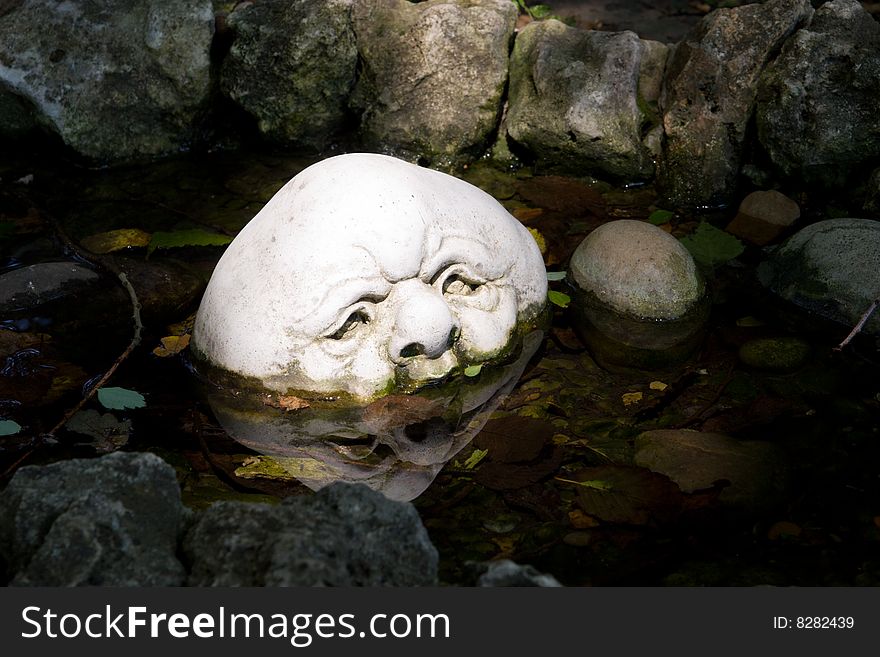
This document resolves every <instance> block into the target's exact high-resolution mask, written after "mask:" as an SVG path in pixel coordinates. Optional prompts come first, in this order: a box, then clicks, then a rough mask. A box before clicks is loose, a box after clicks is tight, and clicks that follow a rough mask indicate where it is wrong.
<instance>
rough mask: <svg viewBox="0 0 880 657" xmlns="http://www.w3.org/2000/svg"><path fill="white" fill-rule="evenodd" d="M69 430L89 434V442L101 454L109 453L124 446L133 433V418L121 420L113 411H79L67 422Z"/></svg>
mask: <svg viewBox="0 0 880 657" xmlns="http://www.w3.org/2000/svg"><path fill="white" fill-rule="evenodd" d="M66 428H67V430H68V431H73V432H74V433H78V434H82V435H84V436H89V437H90V438H92V441H91V442H90V443H89V444H91V445H92V447H94V448H95V450H96V451H97V452H98V453H99V454H109V453H110V452H115V451H116V450H118V449H120V448H121V447H124V446H125V445H126V444H127V443H128V438H129V435H130V433H131V420H124V421H120V420H117V419H116V417H115V416H114V415H113V414H112V413H104V414H103V415H102V414H101V413H99V412H98V411H96V410H92V409H88V410H85V411H79V412H78V413H76V414H75V415H74V416H73V417H72V418H70V420H69V421H68V422H67V425H66Z"/></svg>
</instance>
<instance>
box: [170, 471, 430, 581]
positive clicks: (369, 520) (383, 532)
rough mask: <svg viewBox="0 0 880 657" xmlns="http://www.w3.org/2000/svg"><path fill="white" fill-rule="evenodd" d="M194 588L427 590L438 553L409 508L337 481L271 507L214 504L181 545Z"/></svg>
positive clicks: (363, 489) (411, 507) (358, 485)
mask: <svg viewBox="0 0 880 657" xmlns="http://www.w3.org/2000/svg"><path fill="white" fill-rule="evenodd" d="M184 552H185V554H186V558H187V559H188V560H189V562H190V564H191V573H190V581H189V583H190V584H191V585H194V586H430V585H433V584H436V582H437V550H436V549H435V548H434V546H433V545H431V542H430V540H429V539H428V534H427V532H426V531H425V528H424V527H423V526H422V522H421V520H420V518H419V515H418V513H417V512H416V510H415V508H414V507H413V506H412V505H411V504H407V503H403V502H392V501H390V500H388V499H386V498H385V497H384V496H383V495H382V494H381V493H377V492H375V491H372V490H370V489H369V488H367V487H366V486H364V485H362V484H357V485H350V484H341V483H336V484H332V485H330V486H328V487H326V488H323V489H321V490H320V491H318V493H316V494H315V495H314V496H309V497H291V498H287V499H285V500H284V501H283V502H282V503H281V504H279V505H277V506H269V505H263V504H246V503H239V502H220V503H217V504H214V505H213V506H212V507H210V508H209V509H208V510H206V511H205V512H204V513H203V514H202V515H201V517H200V518H199V519H198V521H197V522H196V523H195V524H194V525H193V526H192V528H191V529H190V531H189V532H188V534H187V536H186V538H185V540H184Z"/></svg>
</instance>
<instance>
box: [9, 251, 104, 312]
mask: <svg viewBox="0 0 880 657" xmlns="http://www.w3.org/2000/svg"><path fill="white" fill-rule="evenodd" d="M98 280H99V276H98V274H96V273H95V272H94V271H92V270H91V269H87V268H86V267H83V266H82V265H77V264H74V263H72V262H44V263H40V264H36V265H29V266H27V267H20V268H19V269H13V270H12V271H10V272H7V273H6V274H3V275H2V276H0V311H2V312H12V311H15V310H19V309H21V308H34V307H36V306H39V305H42V304H44V303H47V302H49V301H54V300H55V299H58V298H60V297H62V296H65V295H71V294H74V293H76V292H82V290H83V289H84V288H85V287H87V286H89V285H90V284H94V283H96V282H97V281H98Z"/></svg>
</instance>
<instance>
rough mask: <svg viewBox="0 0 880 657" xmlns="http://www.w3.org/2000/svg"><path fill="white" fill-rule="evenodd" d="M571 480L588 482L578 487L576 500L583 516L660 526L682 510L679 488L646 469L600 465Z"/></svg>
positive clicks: (663, 476) (607, 520)
mask: <svg viewBox="0 0 880 657" xmlns="http://www.w3.org/2000/svg"><path fill="white" fill-rule="evenodd" d="M574 479H575V480H576V481H584V482H591V484H592V485H590V486H578V491H577V493H578V501H579V503H580V505H581V508H582V509H583V510H584V512H585V513H587V514H589V515H591V516H594V517H596V518H599V519H600V520H604V521H605V522H613V523H622V524H628V525H647V524H662V523H664V522H668V521H670V520H673V519H674V518H675V517H677V516H678V514H679V513H680V511H681V507H682V503H683V499H682V498H683V496H682V493H681V490H679V488H678V486H677V485H676V484H675V483H674V482H673V481H672V480H671V479H669V477H667V476H665V475H661V474H658V473H656V472H651V471H650V470H648V469H647V468H633V467H628V466H623V465H602V466H598V467H595V468H586V469H585V470H581V471H580V472H578V473H577V474H576V475H574ZM600 483H601V485H599V484H600Z"/></svg>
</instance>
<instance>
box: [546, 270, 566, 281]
mask: <svg viewBox="0 0 880 657" xmlns="http://www.w3.org/2000/svg"><path fill="white" fill-rule="evenodd" d="M547 280H548V281H561V280H565V272H564V271H548V272H547Z"/></svg>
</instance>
